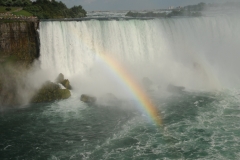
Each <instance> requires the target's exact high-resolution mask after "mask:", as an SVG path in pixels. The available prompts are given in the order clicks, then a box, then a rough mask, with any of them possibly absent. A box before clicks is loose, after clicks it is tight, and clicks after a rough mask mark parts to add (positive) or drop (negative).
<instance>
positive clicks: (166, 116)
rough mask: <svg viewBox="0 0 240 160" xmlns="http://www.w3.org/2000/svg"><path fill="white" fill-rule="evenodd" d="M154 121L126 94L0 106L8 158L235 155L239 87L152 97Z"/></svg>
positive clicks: (0, 146) (239, 146)
mask: <svg viewBox="0 0 240 160" xmlns="http://www.w3.org/2000/svg"><path fill="white" fill-rule="evenodd" d="M152 98H153V101H154V102H155V103H156V104H157V107H158V109H159V110H160V112H161V115H162V118H163V123H164V124H163V126H161V127H158V126H156V125H155V124H154V123H153V122H152V121H151V120H150V119H149V118H148V116H147V115H145V114H144V113H142V112H140V111H138V110H136V106H135V104H136V103H134V102H132V101H131V100H121V102H118V103H116V104H114V103H110V104H108V105H100V104H95V105H87V104H84V103H82V102H81V101H80V100H79V99H78V98H74V97H72V98H70V99H68V100H64V101H60V102H53V103H44V104H34V105H29V106H25V108H18V109H8V110H5V111H1V112H0V128H1V130H0V135H1V140H0V157H1V159H3V160H7V159H31V160H33V159H49V160H56V159H64V160H65V159H76V160H77V159H124V160H125V159H136V160H138V159H144V160H145V159H149V160H150V159H238V158H239V156H240V143H239V141H240V140H239V139H240V124H239V121H240V107H239V104H240V103H239V95H238V92H237V91H224V92H214V93H206V92H182V93H180V94H173V95H170V96H168V97H165V98H159V97H158V95H156V94H155V95H154V96H152Z"/></svg>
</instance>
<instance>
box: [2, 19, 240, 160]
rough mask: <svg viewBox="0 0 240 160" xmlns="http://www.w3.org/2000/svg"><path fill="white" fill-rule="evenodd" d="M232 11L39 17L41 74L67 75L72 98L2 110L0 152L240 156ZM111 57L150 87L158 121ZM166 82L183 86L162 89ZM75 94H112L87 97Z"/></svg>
mask: <svg viewBox="0 0 240 160" xmlns="http://www.w3.org/2000/svg"><path fill="white" fill-rule="evenodd" d="M238 17H239V16H231V17H230V16H227V15H223V16H221V17H220V16H212V17H199V18H170V19H153V20H120V21H115V20H111V21H99V20H90V21H43V22H40V41H41V56H40V62H41V69H42V70H43V71H41V75H40V76H39V77H44V76H45V75H46V76H47V77H48V78H49V79H52V80H54V79H55V78H56V76H57V75H58V74H59V73H60V72H61V73H63V74H64V75H65V77H66V78H69V79H70V82H71V84H72V86H73V90H72V97H71V98H69V99H67V100H62V101H56V102H52V103H41V104H31V105H29V106H28V107H27V108H24V109H17V110H10V111H9V112H5V113H3V114H0V122H1V123H0V128H1V131H0V132H1V135H2V137H1V141H0V157H1V158H2V159H52V160H56V159H76V160H78V159H91V160H92V159H149V160H150V159H221V160H225V159H239V156H240V143H239V140H240V134H239V133H240V125H239V121H240V108H239V106H240V97H239V93H240V90H239V89H238V88H239V87H238V86H239V85H240V83H239V82H240V74H239V72H238V68H239V67H240V66H239V63H238V60H239V50H240V45H239V42H240V21H239V18H238ZM106 56H109V57H112V58H113V59H114V61H109V60H108V59H107V58H106ZM112 62H118V63H119V64H121V66H123V68H124V69H125V70H124V71H127V72H128V73H130V74H131V75H129V77H131V78H132V79H134V80H135V81H136V83H144V80H145V81H147V82H148V84H149V85H151V87H152V88H145V90H146V94H147V95H148V97H149V99H150V101H151V102H153V103H154V104H155V106H156V107H157V109H158V110H159V111H160V112H161V116H162V120H163V125H162V126H161V127H159V126H157V125H155V124H154V123H152V121H150V120H149V117H148V115H147V114H146V113H145V112H144V111H142V110H139V109H138V108H137V107H136V106H137V105H138V103H135V101H132V96H133V93H129V89H128V87H129V85H126V80H125V79H124V78H123V77H122V76H121V75H119V73H122V72H119V70H116V69H115V70H114V69H112V68H114V67H115V68H116V66H115V65H116V64H115V63H112ZM35 74H38V72H36V73H35ZM36 76H37V75H34V76H33V77H36ZM146 77H147V78H146ZM39 79H40V78H39ZM146 79H147V80H146ZM36 81H37V80H36ZM38 81H39V82H40V80H38ZM38 81H37V82H38ZM149 81H152V83H150V82H149ZM169 84H172V85H176V86H184V87H185V88H186V89H185V90H180V91H179V90H178V91H177V92H172V91H169V90H168V91H167V90H166V88H165V87H166V86H168V85H169ZM139 86H141V85H139ZM143 87H146V86H144V85H143ZM81 93H90V94H93V95H97V96H101V95H104V94H105V93H113V95H112V94H107V95H108V96H109V95H110V96H109V97H108V98H110V99H111V100H112V101H110V102H109V103H106V104H105V103H98V101H97V103H96V104H84V103H83V102H81V101H80V100H79V96H80V94H81ZM114 95H115V96H116V97H114ZM163 95H164V96H163ZM165 95H167V96H165Z"/></svg>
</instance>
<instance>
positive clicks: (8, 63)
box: [0, 21, 39, 107]
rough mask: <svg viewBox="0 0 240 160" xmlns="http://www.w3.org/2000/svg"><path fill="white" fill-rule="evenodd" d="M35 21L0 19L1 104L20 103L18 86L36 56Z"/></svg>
mask: <svg viewBox="0 0 240 160" xmlns="http://www.w3.org/2000/svg"><path fill="white" fill-rule="evenodd" d="M37 26H38V22H31V21H28V22H27V21H26V22H25V21H9V22H5V21H0V107H2V106H6V107H7V106H17V105H21V104H22V103H23V100H22V98H21V91H20V90H19V88H21V89H24V88H26V86H25V85H26V84H25V82H24V78H25V76H26V73H27V71H28V70H29V68H30V67H31V66H32V63H33V62H34V60H35V59H37V58H38V57H39V40H38V39H39V37H38V32H37Z"/></svg>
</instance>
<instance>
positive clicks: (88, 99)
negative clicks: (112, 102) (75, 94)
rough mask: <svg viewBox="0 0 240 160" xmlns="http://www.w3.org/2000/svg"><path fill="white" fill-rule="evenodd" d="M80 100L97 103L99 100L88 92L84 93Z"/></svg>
mask: <svg viewBox="0 0 240 160" xmlns="http://www.w3.org/2000/svg"><path fill="white" fill-rule="evenodd" d="M80 100H81V101H83V102H85V103H95V102H96V101H97V98H96V97H93V96H90V95H87V94H82V95H81V98H80Z"/></svg>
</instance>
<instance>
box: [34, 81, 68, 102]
mask: <svg viewBox="0 0 240 160" xmlns="http://www.w3.org/2000/svg"><path fill="white" fill-rule="evenodd" d="M70 96H71V93H70V91H69V90H68V89H61V88H60V86H59V85H58V84H56V83H53V82H50V81H47V82H46V83H44V84H43V86H42V87H41V88H40V89H39V90H38V91H37V93H36V94H35V95H34V96H33V98H32V99H31V102H32V103H40V102H52V101H55V100H61V99H67V98H69V97H70Z"/></svg>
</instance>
